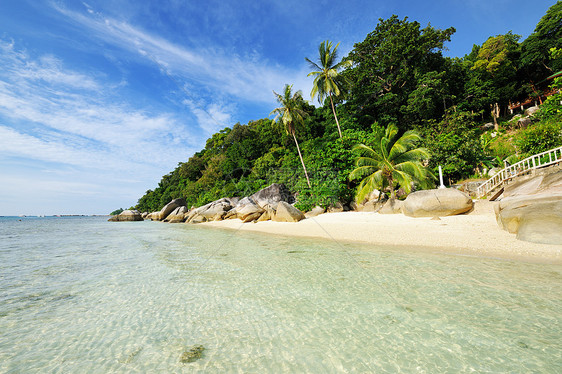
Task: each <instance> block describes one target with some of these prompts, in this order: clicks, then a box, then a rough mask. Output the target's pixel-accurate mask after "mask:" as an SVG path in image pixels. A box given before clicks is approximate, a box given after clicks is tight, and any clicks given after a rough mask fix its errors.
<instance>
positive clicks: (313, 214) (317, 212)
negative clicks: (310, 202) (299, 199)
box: [304, 205, 326, 218]
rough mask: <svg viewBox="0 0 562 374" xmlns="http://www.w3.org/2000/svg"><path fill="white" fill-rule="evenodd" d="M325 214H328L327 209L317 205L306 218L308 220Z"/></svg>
mask: <svg viewBox="0 0 562 374" xmlns="http://www.w3.org/2000/svg"><path fill="white" fill-rule="evenodd" d="M325 212H326V209H324V208H322V207H321V206H318V205H316V206H315V207H314V208H312V210H311V211H310V212H307V213H305V214H304V216H305V217H306V218H311V217H316V216H319V215H320V214H324V213H325Z"/></svg>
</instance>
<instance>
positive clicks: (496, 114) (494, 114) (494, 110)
mask: <svg viewBox="0 0 562 374" xmlns="http://www.w3.org/2000/svg"><path fill="white" fill-rule="evenodd" d="M499 116H500V107H499V106H498V103H495V104H494V105H493V106H492V117H494V130H495V131H498V130H499V129H500V126H499V125H498V117H499Z"/></svg>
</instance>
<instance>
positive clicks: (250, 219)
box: [242, 212, 263, 223]
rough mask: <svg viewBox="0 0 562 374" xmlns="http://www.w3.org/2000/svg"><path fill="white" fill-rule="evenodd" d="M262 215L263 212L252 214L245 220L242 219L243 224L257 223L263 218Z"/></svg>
mask: <svg viewBox="0 0 562 374" xmlns="http://www.w3.org/2000/svg"><path fill="white" fill-rule="evenodd" d="M262 214H263V212H255V213H250V214H248V215H247V216H246V217H244V219H242V222H244V223H246V222H252V221H256V220H258V219H259V218H260V217H261V216H262Z"/></svg>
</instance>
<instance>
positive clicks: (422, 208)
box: [402, 188, 473, 217]
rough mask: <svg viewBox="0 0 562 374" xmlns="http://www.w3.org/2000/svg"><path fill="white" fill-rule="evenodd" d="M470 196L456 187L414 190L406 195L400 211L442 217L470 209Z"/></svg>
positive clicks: (413, 215)
mask: <svg viewBox="0 0 562 374" xmlns="http://www.w3.org/2000/svg"><path fill="white" fill-rule="evenodd" d="M472 207H473V202H472V199H471V198H470V196H468V195H467V194H465V193H463V192H461V191H459V190H457V189H456V188H438V189H434V190H422V191H416V192H413V193H411V194H410V195H408V197H407V198H406V200H404V204H403V205H402V213H404V215H406V216H410V217H443V216H452V215H455V214H462V213H466V212H468V211H470V210H471V209H472Z"/></svg>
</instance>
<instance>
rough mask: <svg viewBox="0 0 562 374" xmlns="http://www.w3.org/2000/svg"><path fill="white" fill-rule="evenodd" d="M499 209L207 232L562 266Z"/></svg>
mask: <svg viewBox="0 0 562 374" xmlns="http://www.w3.org/2000/svg"><path fill="white" fill-rule="evenodd" d="M493 204H495V203H491V202H488V201H478V202H477V203H476V204H475V209H474V210H473V211H472V212H471V213H469V214H465V215H458V216H450V217H441V219H440V220H432V219H431V218H412V217H407V216H404V215H402V214H394V215H387V214H386V215H384V214H378V213H366V212H343V213H329V214H322V215H320V216H318V217H314V218H308V219H306V220H303V221H301V222H298V223H284V222H272V221H266V222H258V223H242V222H241V221H240V220H238V219H234V220H226V221H218V222H207V223H204V225H205V226H212V227H220V228H228V229H235V230H241V231H257V232H263V233H269V234H279V235H289V236H300V237H315V238H325V239H329V240H336V241H342V242H343V241H352V242H361V243H369V244H379V245H392V246H401V247H404V248H405V249H411V250H423V249H424V248H422V247H425V249H426V250H430V251H432V252H435V251H436V250H439V251H443V252H447V253H454V254H464V255H474V256H482V257H492V258H504V259H516V260H523V261H531V262H541V263H551V264H562V245H547V244H537V243H529V242H524V241H520V240H517V239H516V238H515V235H514V234H510V233H508V232H507V231H504V230H502V229H501V228H500V227H499V226H498V224H497V223H496V218H495V214H494V210H493Z"/></svg>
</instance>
